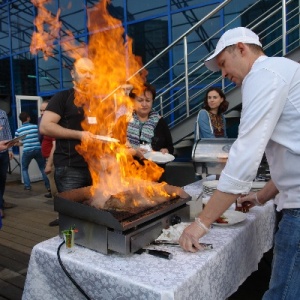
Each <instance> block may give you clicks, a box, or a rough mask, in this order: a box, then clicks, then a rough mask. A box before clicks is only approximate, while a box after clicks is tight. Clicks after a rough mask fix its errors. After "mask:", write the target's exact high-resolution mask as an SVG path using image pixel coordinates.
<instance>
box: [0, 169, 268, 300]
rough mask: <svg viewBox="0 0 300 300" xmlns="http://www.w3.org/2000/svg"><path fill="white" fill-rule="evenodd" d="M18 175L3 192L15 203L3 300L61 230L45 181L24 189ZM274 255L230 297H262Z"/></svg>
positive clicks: (5, 233)
mask: <svg viewBox="0 0 300 300" xmlns="http://www.w3.org/2000/svg"><path fill="white" fill-rule="evenodd" d="M18 178H19V176H16V175H14V174H12V175H9V176H8V182H7V185H6V191H5V195H4V198H5V201H6V202H9V203H12V204H14V205H15V207H14V208H11V209H7V210H5V218H4V219H3V227H2V230H0V300H4V299H6V300H20V299H21V298H22V293H23V289H24V284H25V278H26V273H27V267H28V263H29V259H30V253H31V250H32V248H33V247H34V245H36V244H38V243H40V242H42V241H45V240H47V239H49V238H52V237H54V236H56V235H57V234H58V226H57V227H49V226H48V223H49V222H50V221H53V220H54V219H55V218H56V217H57V213H56V212H54V211H53V201H52V200H51V199H50V200H49V199H47V198H45V197H44V194H45V193H46V189H45V187H44V184H43V182H36V183H33V184H32V191H24V189H23V185H22V184H21V182H20V180H19V179H18ZM179 185H180V184H179ZM180 186H181V185H180ZM271 259H272V254H271V251H270V252H269V253H266V254H265V256H264V258H263V259H262V261H261V262H260V264H259V269H258V271H256V272H254V273H252V275H251V276H250V277H249V278H248V279H247V280H246V281H245V282H244V283H243V284H242V285H241V286H240V288H239V290H238V291H237V292H236V293H234V294H233V295H232V296H231V297H229V298H228V299H227V300H260V299H261V298H262V295H263V293H264V291H265V290H266V289H267V286H268V281H269V278H270V264H271ZM41 300H42V299H41ZM57 300H60V299H57ZM220 300H221V299H220Z"/></svg>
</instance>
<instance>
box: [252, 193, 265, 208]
mask: <svg viewBox="0 0 300 300" xmlns="http://www.w3.org/2000/svg"><path fill="white" fill-rule="evenodd" d="M254 197H255V205H258V206H263V205H264V204H263V203H261V202H260V201H259V200H258V197H257V193H255V194H254Z"/></svg>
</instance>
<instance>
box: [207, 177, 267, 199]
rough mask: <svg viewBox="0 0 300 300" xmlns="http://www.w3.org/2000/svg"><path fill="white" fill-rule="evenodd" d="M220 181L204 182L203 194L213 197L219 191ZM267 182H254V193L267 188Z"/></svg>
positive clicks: (252, 189)
mask: <svg viewBox="0 0 300 300" xmlns="http://www.w3.org/2000/svg"><path fill="white" fill-rule="evenodd" d="M218 183H219V180H210V181H204V182H203V184H202V185H203V193H204V194H206V195H209V196H211V195H212V194H213V192H214V191H215V190H216V189H217V186H218ZM265 184H266V182H265V181H253V183H252V188H251V191H252V192H257V191H259V190H261V189H262V188H263V187H264V186H265Z"/></svg>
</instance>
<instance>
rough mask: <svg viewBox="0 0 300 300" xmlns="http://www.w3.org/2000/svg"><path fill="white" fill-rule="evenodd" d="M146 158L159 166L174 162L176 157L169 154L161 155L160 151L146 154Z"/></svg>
mask: <svg viewBox="0 0 300 300" xmlns="http://www.w3.org/2000/svg"><path fill="white" fill-rule="evenodd" d="M144 157H145V158H147V159H149V160H151V161H153V162H155V163H159V164H164V163H167V162H170V161H173V160H174V159H175V157H174V156H173V155H172V154H169V153H165V154H164V153H161V152H159V151H149V152H147V153H145V154H144Z"/></svg>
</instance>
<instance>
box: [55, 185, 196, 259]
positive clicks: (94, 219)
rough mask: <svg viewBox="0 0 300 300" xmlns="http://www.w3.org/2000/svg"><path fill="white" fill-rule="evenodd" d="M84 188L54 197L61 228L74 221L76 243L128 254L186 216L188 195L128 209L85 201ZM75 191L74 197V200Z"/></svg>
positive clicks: (65, 227)
mask: <svg viewBox="0 0 300 300" xmlns="http://www.w3.org/2000/svg"><path fill="white" fill-rule="evenodd" d="M86 191H87V188H82V189H76V190H71V191H68V192H63V193H60V194H57V195H56V196H55V197H54V210H55V211H57V212H58V213H59V229H60V232H61V231H62V230H65V229H67V228H70V227H71V226H73V225H75V227H76V229H78V232H77V233H76V235H75V244H78V245H81V246H84V247H87V248H89V249H92V250H95V251H98V252H101V253H104V254H108V253H110V252H118V253H121V254H130V253H134V252H136V251H138V250H139V249H141V248H143V247H145V246H146V245H148V244H150V243H151V242H153V241H154V240H155V239H156V238H157V237H158V236H159V235H160V234H161V232H162V229H164V228H168V227H169V226H170V225H174V224H177V223H180V222H181V221H187V220H189V206H188V205H187V204H186V202H188V201H189V200H190V199H191V197H188V198H179V197H177V198H174V199H171V200H168V201H166V202H163V203H160V204H158V205H156V206H154V207H147V208H145V207H138V208H134V209H130V210H129V211H118V210H112V209H98V208H95V207H92V206H90V205H88V204H85V203H86V202H82V201H79V200H78V199H80V198H81V199H82V200H89V199H88V197H87V193H86ZM74 195H76V200H75V201H74Z"/></svg>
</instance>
